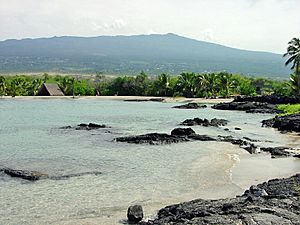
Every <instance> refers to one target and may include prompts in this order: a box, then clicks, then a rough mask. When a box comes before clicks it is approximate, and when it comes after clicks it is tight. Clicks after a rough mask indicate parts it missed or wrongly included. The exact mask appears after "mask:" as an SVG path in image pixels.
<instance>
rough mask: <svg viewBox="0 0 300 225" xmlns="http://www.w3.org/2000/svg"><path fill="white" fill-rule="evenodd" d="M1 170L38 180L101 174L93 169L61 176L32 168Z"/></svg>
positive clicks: (16, 176) (15, 175)
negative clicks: (31, 169) (32, 169)
mask: <svg viewBox="0 0 300 225" xmlns="http://www.w3.org/2000/svg"><path fill="white" fill-rule="evenodd" d="M0 172H2V173H4V174H6V175H8V176H11V177H15V178H20V179H24V180H29V181H37V180H41V179H51V180H63V179H69V178H72V177H80V176H85V175H96V176H97V175H100V174H101V172H98V171H93V172H82V173H74V174H67V175H60V176H50V175H48V174H45V173H41V172H38V171H30V170H17V169H11V168H2V169H0Z"/></svg>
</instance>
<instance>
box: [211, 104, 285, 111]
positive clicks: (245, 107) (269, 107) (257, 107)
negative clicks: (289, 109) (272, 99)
mask: <svg viewBox="0 0 300 225" xmlns="http://www.w3.org/2000/svg"><path fill="white" fill-rule="evenodd" d="M212 108H213V109H219V110H238V111H246V112H247V113H281V112H282V111H281V110H279V109H277V107H276V105H274V104H269V103H266V102H234V101H233V102H229V103H219V104H216V105H213V106H212Z"/></svg>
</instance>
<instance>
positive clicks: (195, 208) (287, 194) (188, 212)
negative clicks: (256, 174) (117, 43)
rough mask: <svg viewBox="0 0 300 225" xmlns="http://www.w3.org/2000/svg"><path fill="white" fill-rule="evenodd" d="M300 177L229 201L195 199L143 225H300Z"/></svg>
mask: <svg viewBox="0 0 300 225" xmlns="http://www.w3.org/2000/svg"><path fill="white" fill-rule="evenodd" d="M299 186H300V174H297V175H295V176H292V177H290V178H285V179H274V180H270V181H268V182H264V183H262V184H258V185H257V186H252V187H251V188H250V189H249V190H246V191H245V193H244V194H243V195H242V196H237V197H236V198H232V199H220V200H203V199H196V200H193V201H189V202H184V203H180V204H176V205H170V206H167V207H165V208H163V209H161V210H159V211H158V214H157V218H156V219H154V220H150V221H148V222H142V223H141V224H143V225H161V224H172V225H179V224H180V225H181V224H190V225H196V224H197V225H207V224H218V225H229V224H232V225H235V224H249V225H254V224H287V225H299V222H300V221H299V215H300V192H299Z"/></svg>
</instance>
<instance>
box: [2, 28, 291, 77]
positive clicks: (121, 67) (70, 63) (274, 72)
mask: <svg viewBox="0 0 300 225" xmlns="http://www.w3.org/2000/svg"><path fill="white" fill-rule="evenodd" d="M141 70H144V71H145V72H147V73H149V74H159V73H162V72H165V73H170V74H179V73H181V72H184V71H189V72H191V71H193V72H212V71H223V70H226V71H228V72H232V73H243V74H250V75H260V76H268V77H287V76H288V75H289V73H290V71H289V70H288V69H287V68H285V67H284V59H283V58H282V56H281V55H279V54H274V53H267V52H255V51H246V50H240V49H235V48H229V47H225V46H222V45H218V44H213V43H208V42H203V41H197V40H193V39H190V38H185V37H181V36H178V35H175V34H165V35H158V34H153V35H136V36H100V37H53V38H38V39H23V40H6V41H1V42H0V72H2V73H5V72H43V71H47V72H70V73H94V72H96V71H101V72H104V73H116V74H122V73H124V74H136V73H138V72H140V71H141Z"/></svg>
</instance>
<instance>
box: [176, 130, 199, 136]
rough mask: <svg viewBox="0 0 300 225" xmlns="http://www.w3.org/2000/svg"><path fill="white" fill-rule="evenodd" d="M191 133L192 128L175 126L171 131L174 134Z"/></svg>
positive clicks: (192, 132)
mask: <svg viewBox="0 0 300 225" xmlns="http://www.w3.org/2000/svg"><path fill="white" fill-rule="evenodd" d="M191 134H195V131H194V130H193V129H192V128H175V129H174V130H172V131H171V135H174V136H189V135H191Z"/></svg>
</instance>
